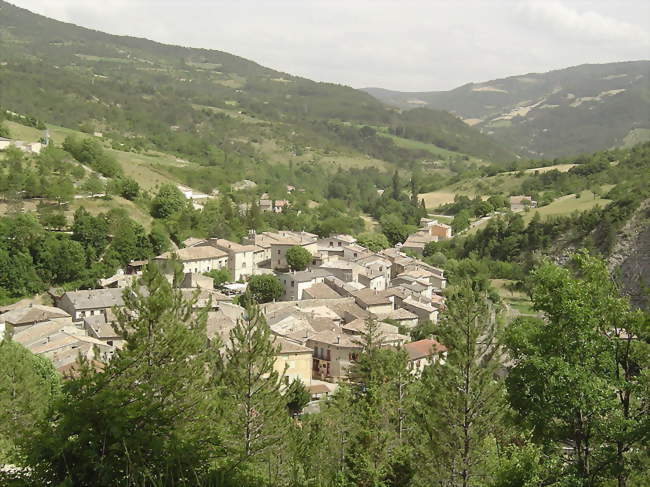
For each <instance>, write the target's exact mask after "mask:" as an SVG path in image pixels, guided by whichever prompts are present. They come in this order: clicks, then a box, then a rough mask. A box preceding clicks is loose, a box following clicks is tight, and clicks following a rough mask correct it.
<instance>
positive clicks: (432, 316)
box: [402, 301, 438, 323]
mask: <svg viewBox="0 0 650 487" xmlns="http://www.w3.org/2000/svg"><path fill="white" fill-rule="evenodd" d="M402 308H404V309H407V310H409V311H410V312H411V313H413V314H415V315H417V317H418V321H427V320H431V321H433V322H434V323H437V322H438V310H433V311H432V312H429V311H428V310H426V309H423V308H420V307H419V306H414V305H413V304H411V303H409V302H408V301H403V302H402Z"/></svg>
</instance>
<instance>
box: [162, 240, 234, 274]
mask: <svg viewBox="0 0 650 487" xmlns="http://www.w3.org/2000/svg"><path fill="white" fill-rule="evenodd" d="M174 256H176V258H177V259H178V261H179V262H180V263H181V264H182V266H183V273H188V272H194V273H201V274H202V273H204V272H209V271H211V270H214V269H223V268H227V267H228V254H227V253H226V252H224V251H223V250H220V249H217V248H215V247H212V246H210V245H198V246H195V247H188V248H184V249H179V250H177V251H176V252H165V253H164V254H162V255H159V256H158V257H155V258H154V262H155V263H156V265H158V268H159V269H160V271H161V272H162V273H163V274H172V273H173V272H174V268H173V265H172V262H173V257H174Z"/></svg>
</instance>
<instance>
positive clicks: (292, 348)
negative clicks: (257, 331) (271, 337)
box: [274, 336, 312, 354]
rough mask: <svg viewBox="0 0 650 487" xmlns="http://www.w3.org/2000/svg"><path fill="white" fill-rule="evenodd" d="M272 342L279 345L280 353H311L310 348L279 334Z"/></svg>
mask: <svg viewBox="0 0 650 487" xmlns="http://www.w3.org/2000/svg"><path fill="white" fill-rule="evenodd" d="M274 344H275V345H279V346H280V353H281V354H295V353H309V354H311V353H312V349H311V348H309V347H305V346H304V345H302V344H300V343H299V342H297V341H295V340H290V339H288V338H285V337H281V336H276V337H275V341H274Z"/></svg>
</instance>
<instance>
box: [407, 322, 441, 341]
mask: <svg viewBox="0 0 650 487" xmlns="http://www.w3.org/2000/svg"><path fill="white" fill-rule="evenodd" d="M437 331H438V330H437V326H436V324H435V323H434V322H433V321H431V320H425V321H420V322H418V324H417V325H415V327H414V328H413V329H411V332H410V334H411V340H413V341H414V342H415V341H417V340H424V339H425V338H431V337H433V335H434V334H435V333H437Z"/></svg>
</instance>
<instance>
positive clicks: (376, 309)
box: [362, 303, 393, 314]
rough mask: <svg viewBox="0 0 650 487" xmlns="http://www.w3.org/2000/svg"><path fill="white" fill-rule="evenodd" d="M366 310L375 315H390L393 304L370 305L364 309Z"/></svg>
mask: <svg viewBox="0 0 650 487" xmlns="http://www.w3.org/2000/svg"><path fill="white" fill-rule="evenodd" d="M362 307H363V306H362ZM366 310H367V311H369V312H370V313H375V314H385V313H390V312H391V311H393V304H392V303H387V304H371V305H370V306H368V307H367V308H366Z"/></svg>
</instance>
